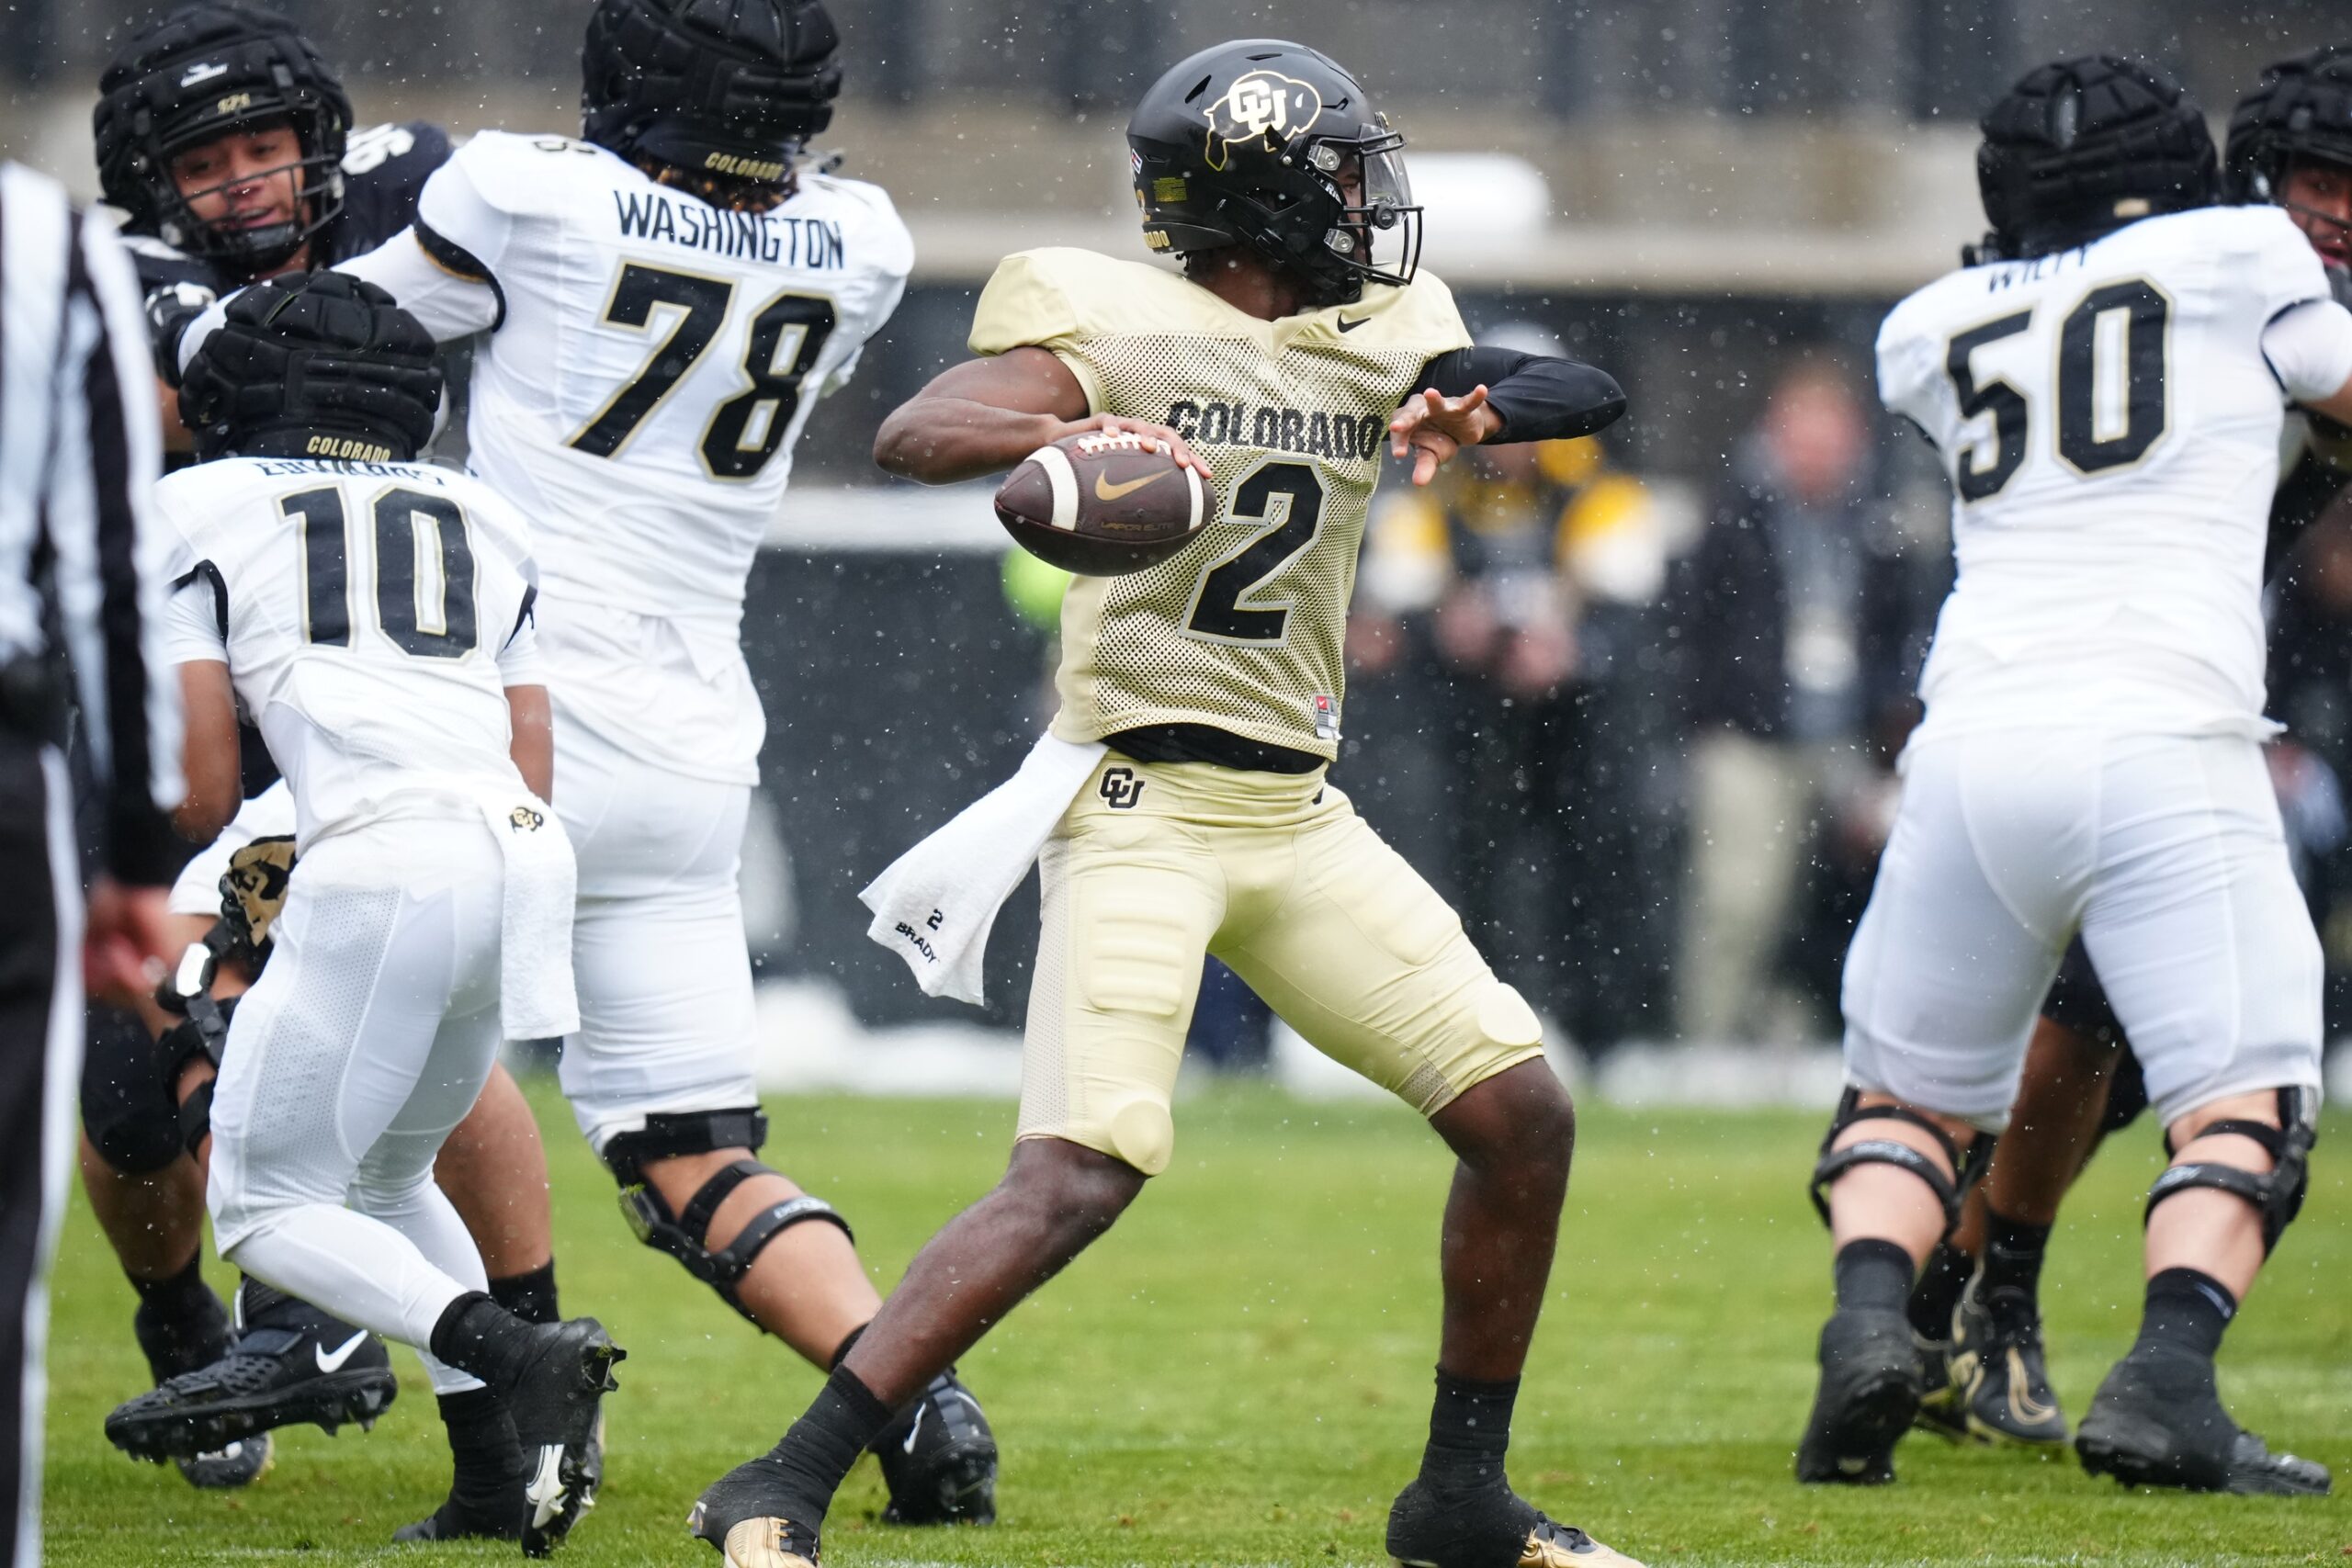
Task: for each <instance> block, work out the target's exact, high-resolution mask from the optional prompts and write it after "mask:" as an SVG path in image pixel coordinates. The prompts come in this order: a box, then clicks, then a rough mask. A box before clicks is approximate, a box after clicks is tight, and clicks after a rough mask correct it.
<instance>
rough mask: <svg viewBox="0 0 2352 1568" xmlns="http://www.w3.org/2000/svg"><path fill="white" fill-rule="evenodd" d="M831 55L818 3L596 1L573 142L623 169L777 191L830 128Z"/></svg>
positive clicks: (831, 35) (835, 72) (829, 28)
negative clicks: (611, 156) (619, 159)
mask: <svg viewBox="0 0 2352 1568" xmlns="http://www.w3.org/2000/svg"><path fill="white" fill-rule="evenodd" d="M840 51H841V36H840V35H839V34H838V33H836V32H835V31H834V30H833V19H832V17H830V16H828V15H827V14H826V12H825V7H824V6H823V5H822V4H820V0H597V4H596V8H595V10H594V12H593V13H592V14H591V15H590V16H589V18H588V41H587V43H586V45H585V46H584V47H583V48H582V50H581V56H580V62H581V75H582V85H581V95H580V101H581V135H582V137H583V138H584V139H585V140H587V141H593V142H594V143H596V144H597V145H598V146H600V147H608V148H610V149H612V151H614V152H618V153H620V154H621V155H622V156H623V157H635V156H640V155H641V156H644V157H647V158H650V159H653V160H654V161H655V162H657V163H662V164H669V165H670V166H672V167H673V168H677V169H683V170H684V171H686V172H688V173H690V174H696V175H718V176H720V177H723V178H727V179H735V180H745V181H749V182H751V183H752V184H758V185H782V184H784V183H785V182H786V180H787V179H789V178H790V176H791V170H792V165H793V163H794V162H795V160H797V158H798V157H799V156H800V153H801V151H802V149H803V148H804V147H806V146H807V145H808V141H809V138H810V137H812V136H815V135H816V134H818V133H819V132H820V131H821V130H824V129H825V127H826V126H828V125H830V124H831V123H832V118H833V99H834V98H835V97H837V96H840V94H841V90H842V68H841V63H840V61H839V58H838V56H839V54H840Z"/></svg>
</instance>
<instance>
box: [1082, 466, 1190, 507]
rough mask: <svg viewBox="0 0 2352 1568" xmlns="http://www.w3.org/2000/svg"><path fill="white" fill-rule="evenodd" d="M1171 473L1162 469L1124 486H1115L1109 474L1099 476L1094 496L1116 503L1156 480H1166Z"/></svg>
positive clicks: (1095, 484)
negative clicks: (1120, 498)
mask: <svg viewBox="0 0 2352 1568" xmlns="http://www.w3.org/2000/svg"><path fill="white" fill-rule="evenodd" d="M1171 471H1172V470H1170V469H1168V468H1162V469H1160V470H1159V472H1158V473H1156V474H1146V475H1144V477H1143V478H1141V479H1129V480H1128V481H1127V482H1126V483H1125V484H1123V485H1114V484H1113V483H1112V482H1111V476H1110V475H1108V474H1097V475H1095V476H1094V495H1095V498H1096V499H1097V500H1099V501H1116V500H1118V499H1119V497H1121V496H1123V495H1126V494H1129V493H1130V492H1132V491H1139V490H1141V489H1143V487H1144V486H1146V485H1148V484H1151V483H1153V482H1154V481H1156V480H1159V479H1166V478H1167V477H1168V476H1169V474H1170V472H1171Z"/></svg>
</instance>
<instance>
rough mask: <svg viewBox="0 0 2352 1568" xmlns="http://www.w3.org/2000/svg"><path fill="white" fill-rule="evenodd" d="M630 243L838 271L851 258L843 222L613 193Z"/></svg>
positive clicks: (631, 192)
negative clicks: (651, 242) (647, 242)
mask: <svg viewBox="0 0 2352 1568" xmlns="http://www.w3.org/2000/svg"><path fill="white" fill-rule="evenodd" d="M613 208H614V217H615V219H616V220H617V221H618V223H619V225H620V237H621V238H622V239H624V240H660V241H663V242H665V243H669V244H673V245H684V246H685V247H687V248H688V249H690V250H697V251H707V252H709V253H710V254H712V255H717V256H727V257H729V258H730V259H733V260H737V261H761V262H766V263H768V264H769V265H780V266H797V267H809V268H813V269H818V270H822V271H838V270H840V269H841V268H842V266H844V265H847V263H848V260H849V249H848V247H847V246H846V245H845V244H844V243H842V226H841V224H840V223H839V222H838V221H836V220H832V219H830V218H785V217H780V216H778V215H777V214H775V213H773V212H729V211H725V210H723V209H719V208H716V207H713V206H711V205H710V204H709V203H707V202H704V201H696V200H694V199H693V198H691V197H687V198H676V197H668V196H664V195H662V194H661V193H659V192H654V191H640V190H616V191H615V192H613Z"/></svg>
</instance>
